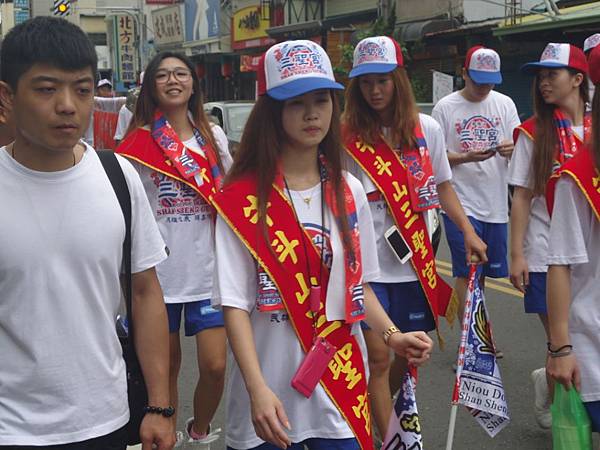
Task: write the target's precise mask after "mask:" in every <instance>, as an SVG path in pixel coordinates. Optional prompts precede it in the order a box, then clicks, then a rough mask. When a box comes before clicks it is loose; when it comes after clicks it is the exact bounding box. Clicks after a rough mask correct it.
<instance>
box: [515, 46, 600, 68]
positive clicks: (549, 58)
mask: <svg viewBox="0 0 600 450" xmlns="http://www.w3.org/2000/svg"><path fill="white" fill-rule="evenodd" d="M544 68H548V69H552V68H554V69H557V68H570V69H575V70H577V71H579V72H583V73H586V74H587V73H588V63H587V60H586V58H585V54H584V53H583V50H581V49H580V48H579V47H575V46H574V45H572V44H556V43H552V42H551V43H550V44H548V45H546V48H545V49H544V51H543V52H542V56H540V60H539V61H535V62H530V63H527V64H525V65H524V66H522V67H521V70H522V71H523V72H525V73H535V72H537V71H538V70H540V69H544Z"/></svg>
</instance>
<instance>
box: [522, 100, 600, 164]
mask: <svg viewBox="0 0 600 450" xmlns="http://www.w3.org/2000/svg"><path fill="white" fill-rule="evenodd" d="M536 122H537V120H536V118H535V116H534V117H530V118H529V119H527V120H526V121H525V122H523V123H522V124H521V125H519V126H518V127H517V128H515V129H514V131H513V141H514V143H515V144H516V143H517V138H518V137H519V134H521V133H523V134H525V135H526V136H527V137H528V138H529V139H531V140H532V141H535V129H536ZM554 124H555V127H556V137H557V145H556V153H555V155H554V161H553V164H552V173H556V171H557V170H558V169H560V166H562V165H563V164H564V163H565V162H566V161H568V160H569V159H570V158H572V157H573V156H574V155H575V154H576V153H577V152H578V151H579V150H580V149H581V148H582V146H583V145H584V143H585V142H588V140H589V138H590V136H591V130H592V116H591V114H590V113H589V111H588V112H586V113H585V115H584V116H583V140H582V139H581V138H580V137H579V136H577V135H576V134H575V133H574V132H573V128H572V125H571V121H570V120H568V119H566V118H565V116H564V115H563V113H562V111H561V110H560V109H559V108H555V109H554Z"/></svg>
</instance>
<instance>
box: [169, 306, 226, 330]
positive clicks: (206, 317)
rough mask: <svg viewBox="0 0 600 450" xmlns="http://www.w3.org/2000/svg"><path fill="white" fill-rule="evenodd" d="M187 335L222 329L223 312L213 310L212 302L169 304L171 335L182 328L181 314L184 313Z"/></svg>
mask: <svg viewBox="0 0 600 450" xmlns="http://www.w3.org/2000/svg"><path fill="white" fill-rule="evenodd" d="M184 310H185V312H184V321H185V335H186V336H195V335H196V334H198V333H199V332H201V331H202V330H206V329H208V328H216V327H222V326H223V325H224V321H223V311H221V310H220V309H216V308H213V307H212V306H211V304H210V300H200V301H198V302H189V303H167V315H168V316H169V333H178V332H179V327H180V326H181V312H182V311H184Z"/></svg>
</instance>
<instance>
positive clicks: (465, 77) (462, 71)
mask: <svg viewBox="0 0 600 450" xmlns="http://www.w3.org/2000/svg"><path fill="white" fill-rule="evenodd" d="M460 75H461V76H462V79H463V80H465V81H466V80H467V78H469V74H468V73H467V69H465V68H464V67H463V68H462V69H461V73H460Z"/></svg>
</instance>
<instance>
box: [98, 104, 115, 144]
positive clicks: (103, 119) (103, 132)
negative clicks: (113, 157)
mask: <svg viewBox="0 0 600 450" xmlns="http://www.w3.org/2000/svg"><path fill="white" fill-rule="evenodd" d="M118 119H119V114H118V113H113V112H108V111H94V148H95V149H97V150H114V149H115V146H116V145H115V140H114V139H113V138H114V136H115V131H116V130H117V121H118Z"/></svg>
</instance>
